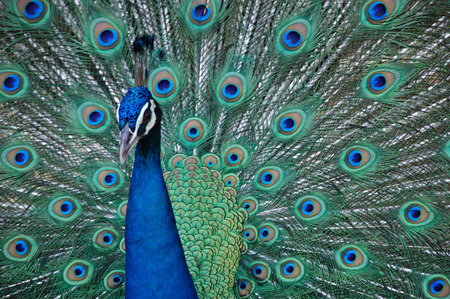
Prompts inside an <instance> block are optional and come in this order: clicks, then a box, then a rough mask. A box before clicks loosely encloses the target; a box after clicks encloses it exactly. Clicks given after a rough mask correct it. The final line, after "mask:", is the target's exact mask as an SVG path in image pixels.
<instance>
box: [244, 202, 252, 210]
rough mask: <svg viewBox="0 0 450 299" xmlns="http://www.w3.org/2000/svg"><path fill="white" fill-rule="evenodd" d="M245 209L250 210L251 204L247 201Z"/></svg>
mask: <svg viewBox="0 0 450 299" xmlns="http://www.w3.org/2000/svg"><path fill="white" fill-rule="evenodd" d="M243 207H244V209H246V210H249V209H250V204H249V203H248V202H247V203H245V204H244V206H243Z"/></svg>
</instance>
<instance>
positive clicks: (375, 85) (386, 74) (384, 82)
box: [367, 71, 398, 94]
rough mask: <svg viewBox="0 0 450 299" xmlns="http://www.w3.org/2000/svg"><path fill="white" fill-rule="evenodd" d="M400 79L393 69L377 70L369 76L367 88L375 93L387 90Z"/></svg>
mask: <svg viewBox="0 0 450 299" xmlns="http://www.w3.org/2000/svg"><path fill="white" fill-rule="evenodd" d="M397 81H398V76H397V75H396V74H395V73H394V72H391V71H377V72H375V73H373V74H371V75H369V77H368V78H367V89H368V90H369V91H370V92H371V93H373V94H381V93H383V92H385V91H387V90H388V89H389V88H390V87H391V86H392V85H394V84H395V83H396V82H397Z"/></svg>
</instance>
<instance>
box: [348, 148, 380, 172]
mask: <svg viewBox="0 0 450 299" xmlns="http://www.w3.org/2000/svg"><path fill="white" fill-rule="evenodd" d="M374 159H375V153H374V152H373V151H372V150H371V149H369V148H366V147H354V148H352V149H349V150H347V152H346V154H345V157H344V162H345V164H346V166H347V167H348V170H350V171H357V170H361V169H364V168H366V167H367V166H369V165H370V164H372V162H373V161H374Z"/></svg>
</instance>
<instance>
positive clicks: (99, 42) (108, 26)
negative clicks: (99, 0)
mask: <svg viewBox="0 0 450 299" xmlns="http://www.w3.org/2000/svg"><path fill="white" fill-rule="evenodd" d="M93 23H95V25H94V26H93V28H92V36H93V39H94V42H95V45H96V46H97V47H98V49H100V51H102V52H104V51H117V50H118V49H120V46H121V44H122V43H121V39H122V34H121V32H120V31H119V29H118V27H117V26H116V25H114V24H113V22H112V21H111V20H108V19H106V18H101V19H97V20H95V21H94V22H93Z"/></svg>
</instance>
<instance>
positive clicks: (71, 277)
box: [64, 260, 93, 285]
mask: <svg viewBox="0 0 450 299" xmlns="http://www.w3.org/2000/svg"><path fill="white" fill-rule="evenodd" d="M92 272H93V266H92V264H90V263H89V262H87V261H83V260H75V261H73V262H71V263H70V264H69V265H67V266H66V268H65V269H64V280H65V281H66V282H67V283H68V284H70V285H81V284H85V283H87V282H88V281H89V280H90V279H91V276H92Z"/></svg>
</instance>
